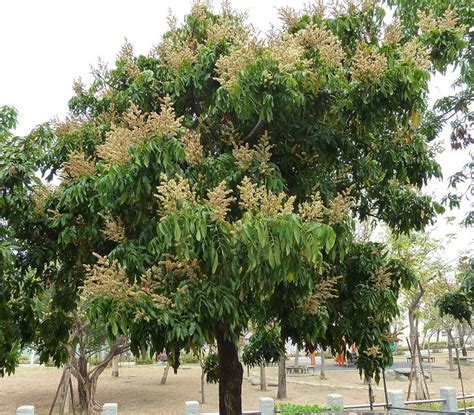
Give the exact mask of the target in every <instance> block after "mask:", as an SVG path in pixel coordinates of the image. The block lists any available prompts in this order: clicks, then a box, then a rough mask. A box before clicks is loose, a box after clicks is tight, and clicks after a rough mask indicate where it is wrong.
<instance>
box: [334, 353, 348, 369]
mask: <svg viewBox="0 0 474 415" xmlns="http://www.w3.org/2000/svg"><path fill="white" fill-rule="evenodd" d="M336 362H337V364H338V365H339V366H345V364H346V357H345V356H344V353H338V354H337V355H336Z"/></svg>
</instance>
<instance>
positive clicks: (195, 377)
mask: <svg viewBox="0 0 474 415" xmlns="http://www.w3.org/2000/svg"><path fill="white" fill-rule="evenodd" d="M397 365H406V362H403V359H402V358H399V359H398V363H397ZM436 366H441V367H440V368H436V369H433V382H430V381H428V387H429V390H430V393H431V395H432V397H438V396H439V388H440V387H441V386H453V387H455V388H456V390H457V392H458V394H461V386H460V382H459V380H458V379H457V372H449V371H448V370H447V365H446V358H445V357H441V356H439V355H438V356H437V358H436ZM462 370H463V378H464V386H465V391H466V394H468V393H473V392H474V367H468V366H462ZM162 373H163V366H158V365H150V366H132V367H122V368H120V377H119V378H112V376H111V370H110V369H109V370H107V371H105V372H104V374H103V375H102V376H101V377H100V380H99V387H98V396H97V399H98V401H99V402H100V403H101V404H102V403H105V402H117V403H118V406H119V414H120V415H132V414H134V415H138V414H146V415H155V414H157V415H158V414H182V413H183V408H184V401H186V400H200V399H201V394H200V374H201V369H200V367H199V366H198V365H185V366H183V367H182V368H180V370H179V371H178V374H176V375H175V374H173V373H172V371H170V373H169V375H168V381H167V384H166V385H160V379H161V375H162ZM258 373H259V372H258V369H254V370H252V371H251V376H252V377H258ZM244 376H245V379H244V383H243V406H244V409H245V410H251V409H257V408H258V398H259V397H262V396H270V397H272V398H276V387H269V388H268V391H266V392H261V391H260V390H259V386H252V385H251V383H250V382H249V380H248V378H247V371H245V373H244ZM276 376H277V368H276V367H268V368H267V378H268V381H269V382H271V381H272V380H276ZM326 376H327V380H324V381H321V380H319V376H316V375H312V376H307V375H289V376H288V378H287V381H288V383H287V388H288V399H287V400H286V401H287V402H293V403H302V404H304V403H308V404H309V403H311V404H314V403H317V404H320V405H324V404H325V403H326V397H327V394H329V393H340V394H342V395H343V396H344V402H345V403H347V404H350V403H365V402H367V401H368V397H367V396H368V393H367V386H366V385H364V383H363V381H362V380H361V379H360V377H359V374H358V372H357V371H356V370H355V369H339V368H337V367H335V364H334V363H332V362H328V370H327V371H326ZM60 377H61V370H58V369H55V368H45V367H30V368H28V367H25V368H18V369H17V372H16V373H15V375H13V376H10V377H5V378H3V379H1V378H0V414H2V415H3V414H15V410H16V408H17V407H19V406H21V405H28V404H29V405H35V408H36V414H37V415H38V414H39V415H42V414H47V413H48V412H49V408H50V405H51V402H52V400H53V398H54V395H55V392H56V388H57V385H58V382H59V379H60ZM387 386H388V388H389V389H404V390H405V392H406V391H407V389H408V381H403V380H400V381H395V380H388V381H387ZM205 394H206V404H204V405H202V411H203V412H210V411H217V408H218V395H217V385H206V387H205ZM375 396H376V401H377V402H383V401H384V392H383V388H382V385H380V386H376V387H375Z"/></svg>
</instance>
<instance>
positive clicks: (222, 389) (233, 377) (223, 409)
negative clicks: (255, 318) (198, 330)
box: [216, 328, 244, 415]
mask: <svg viewBox="0 0 474 415" xmlns="http://www.w3.org/2000/svg"><path fill="white" fill-rule="evenodd" d="M216 340H217V350H218V352H219V415H242V376H243V373H244V370H243V368H242V365H241V364H240V362H239V355H238V350H237V347H236V345H235V344H234V343H233V342H231V341H230V340H228V339H226V338H225V337H224V330H223V329H222V328H219V329H218V330H217V333H216Z"/></svg>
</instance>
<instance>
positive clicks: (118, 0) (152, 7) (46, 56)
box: [0, 0, 473, 259]
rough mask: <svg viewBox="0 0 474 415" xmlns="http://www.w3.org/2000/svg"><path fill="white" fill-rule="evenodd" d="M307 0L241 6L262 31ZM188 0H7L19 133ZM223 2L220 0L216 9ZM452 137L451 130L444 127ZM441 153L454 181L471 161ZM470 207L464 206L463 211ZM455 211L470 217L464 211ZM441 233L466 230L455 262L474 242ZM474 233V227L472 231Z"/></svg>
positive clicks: (156, 36)
mask: <svg viewBox="0 0 474 415" xmlns="http://www.w3.org/2000/svg"><path fill="white" fill-rule="evenodd" d="M305 2H306V0H305V1H302V0H291V1H290V0H268V1H255V0H239V1H235V0H234V2H233V4H234V7H237V8H238V9H239V10H247V11H248V12H249V20H250V21H251V22H252V23H253V24H254V26H256V27H257V28H259V29H260V30H261V31H266V30H268V29H269V28H270V25H271V24H272V23H273V24H276V25H278V18H277V8H278V7H281V6H286V5H288V4H291V5H292V6H293V7H299V6H300V5H303V3H305ZM190 4H191V3H190V1H188V0H174V1H170V0H160V1H158V0H153V1H151V0H134V1H133V2H131V1H124V0H99V1H97V0H93V1H92V0H82V1H81V2H72V1H67V0H41V1H38V0H15V1H0V16H2V22H1V25H0V39H1V41H0V56H1V58H2V59H1V61H2V62H1V65H0V106H1V105H6V104H8V105H13V106H14V107H16V109H17V110H18V111H19V126H18V129H17V131H16V133H17V134H27V133H28V132H29V131H31V129H32V128H34V127H35V126H36V125H37V124H39V123H41V122H44V121H47V120H50V119H52V118H53V117H55V116H58V117H60V118H61V117H64V116H65V115H66V113H67V102H68V100H69V98H70V97H71V96H72V94H73V92H72V88H71V87H72V82H73V79H75V78H78V77H82V79H83V80H84V81H86V82H87V81H88V80H90V79H91V78H90V66H91V65H93V66H94V65H95V64H96V63H97V60H98V58H99V57H100V58H101V59H102V60H103V61H104V62H109V63H111V64H113V62H114V61H115V57H116V55H117V53H118V51H119V50H120V47H121V46H122V44H123V42H124V38H125V37H126V38H127V39H128V40H129V41H130V42H131V43H132V45H133V46H134V48H135V53H136V54H140V53H141V54H147V53H148V51H149V50H150V49H151V47H152V46H153V45H155V44H157V43H158V42H159V41H160V38H161V36H162V34H163V33H164V32H165V31H166V29H167V25H166V17H167V15H168V10H169V9H171V10H172V11H173V14H175V15H176V16H178V18H181V17H182V16H183V15H184V14H185V13H186V12H188V11H189V9H190ZM218 6H219V4H218V3H217V2H216V7H218ZM452 79H453V77H452V76H451V77H449V76H448V77H441V76H440V77H437V78H436V79H435V80H433V81H432V82H431V95H432V97H436V96H440V95H445V94H447V93H449V89H450V83H451V81H452ZM443 137H444V138H445V139H446V140H447V139H448V137H449V131H445V132H443ZM446 147H447V148H448V150H447V151H445V152H444V153H443V154H441V155H440V156H439V158H438V160H439V162H440V163H441V164H442V166H443V172H444V175H445V177H446V178H447V177H448V176H449V175H451V174H453V173H455V172H456V171H457V170H459V169H460V168H461V166H462V165H463V164H465V163H467V162H468V161H469V160H470V157H469V155H468V152H467V151H458V152H452V151H449V146H448V145H447V146H446ZM427 191H428V192H435V193H436V195H437V196H438V197H441V196H442V195H443V194H445V193H446V191H447V185H446V183H443V182H436V183H434V182H433V183H431V184H430V186H429V188H428V189H427ZM468 208H469V202H465V203H464V207H463V211H464V212H465V211H466V210H467V209H468ZM449 214H450V215H453V214H454V215H457V216H458V217H461V216H462V215H461V214H460V213H459V212H458V211H454V212H450V213H449ZM442 223H443V222H441V226H439V227H438V229H437V230H436V231H435V235H436V236H437V237H442V236H443V235H444V234H446V233H455V232H456V233H458V234H459V237H458V239H457V242H453V243H452V244H451V245H450V246H449V247H448V251H447V257H448V258H450V259H452V258H454V257H456V256H457V255H458V252H459V251H460V250H462V249H466V248H468V247H469V245H470V247H471V249H472V247H473V238H472V236H471V235H470V232H469V230H466V229H461V228H459V227H458V226H451V227H448V226H446V225H443V224H442ZM470 231H471V233H472V229H471V230H470Z"/></svg>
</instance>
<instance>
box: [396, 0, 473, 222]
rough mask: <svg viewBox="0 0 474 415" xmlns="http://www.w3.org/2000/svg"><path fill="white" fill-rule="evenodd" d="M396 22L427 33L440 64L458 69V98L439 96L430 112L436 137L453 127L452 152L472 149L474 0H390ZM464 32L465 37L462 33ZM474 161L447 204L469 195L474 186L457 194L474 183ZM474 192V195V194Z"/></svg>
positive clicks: (453, 183) (453, 181) (457, 177)
mask: <svg viewBox="0 0 474 415" xmlns="http://www.w3.org/2000/svg"><path fill="white" fill-rule="evenodd" d="M388 4H389V5H390V6H393V7H394V12H395V16H396V18H398V19H400V21H401V23H402V25H403V27H404V32H405V33H406V34H407V35H414V34H419V33H421V36H420V39H421V42H423V43H425V44H429V45H430V47H431V50H430V55H431V58H432V61H433V64H434V66H435V67H436V69H437V70H439V71H440V72H442V73H445V72H447V71H454V70H455V74H456V80H455V82H454V84H453V93H452V95H448V96H442V97H439V96H438V97H437V99H436V101H435V103H434V105H433V106H432V108H431V109H430V110H429V112H428V113H427V115H426V116H427V118H428V119H429V120H430V123H431V127H430V128H431V129H432V131H433V133H434V134H436V132H439V131H441V130H442V129H443V128H444V127H445V126H446V125H448V124H449V126H450V128H451V148H452V149H454V150H462V149H468V148H472V145H473V144H474V138H473V136H472V128H473V122H474V113H473V100H474V69H473V68H474V65H473V62H474V48H473V44H474V31H473V27H474V14H473V13H472V2H471V1H469V0H454V1H449V0H415V1H411V0H389V1H388ZM460 28H463V29H461V30H463V33H464V34H463V36H462V37H460V36H459V31H458V29H460ZM472 169H473V163H472V162H470V163H467V164H466V165H465V166H463V168H462V169H461V170H460V171H458V172H457V173H456V174H454V175H453V176H452V177H450V178H449V183H450V187H451V188H453V189H454V192H453V193H451V192H450V193H448V195H447V196H446V198H445V202H447V203H448V204H449V206H450V207H459V206H460V203H461V199H462V197H463V196H464V195H466V194H469V193H468V192H469V189H470V187H471V185H470V184H469V185H468V187H467V189H466V190H465V192H464V193H463V194H459V192H456V189H457V188H458V186H459V185H460V183H463V182H466V181H467V180H470V173H471V171H472ZM471 192H472V191H471ZM471 194H472V193H471ZM463 222H464V224H465V225H467V226H472V225H473V224H474V211H473V210H470V211H468V212H467V214H466V216H465V218H464V220H463Z"/></svg>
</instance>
